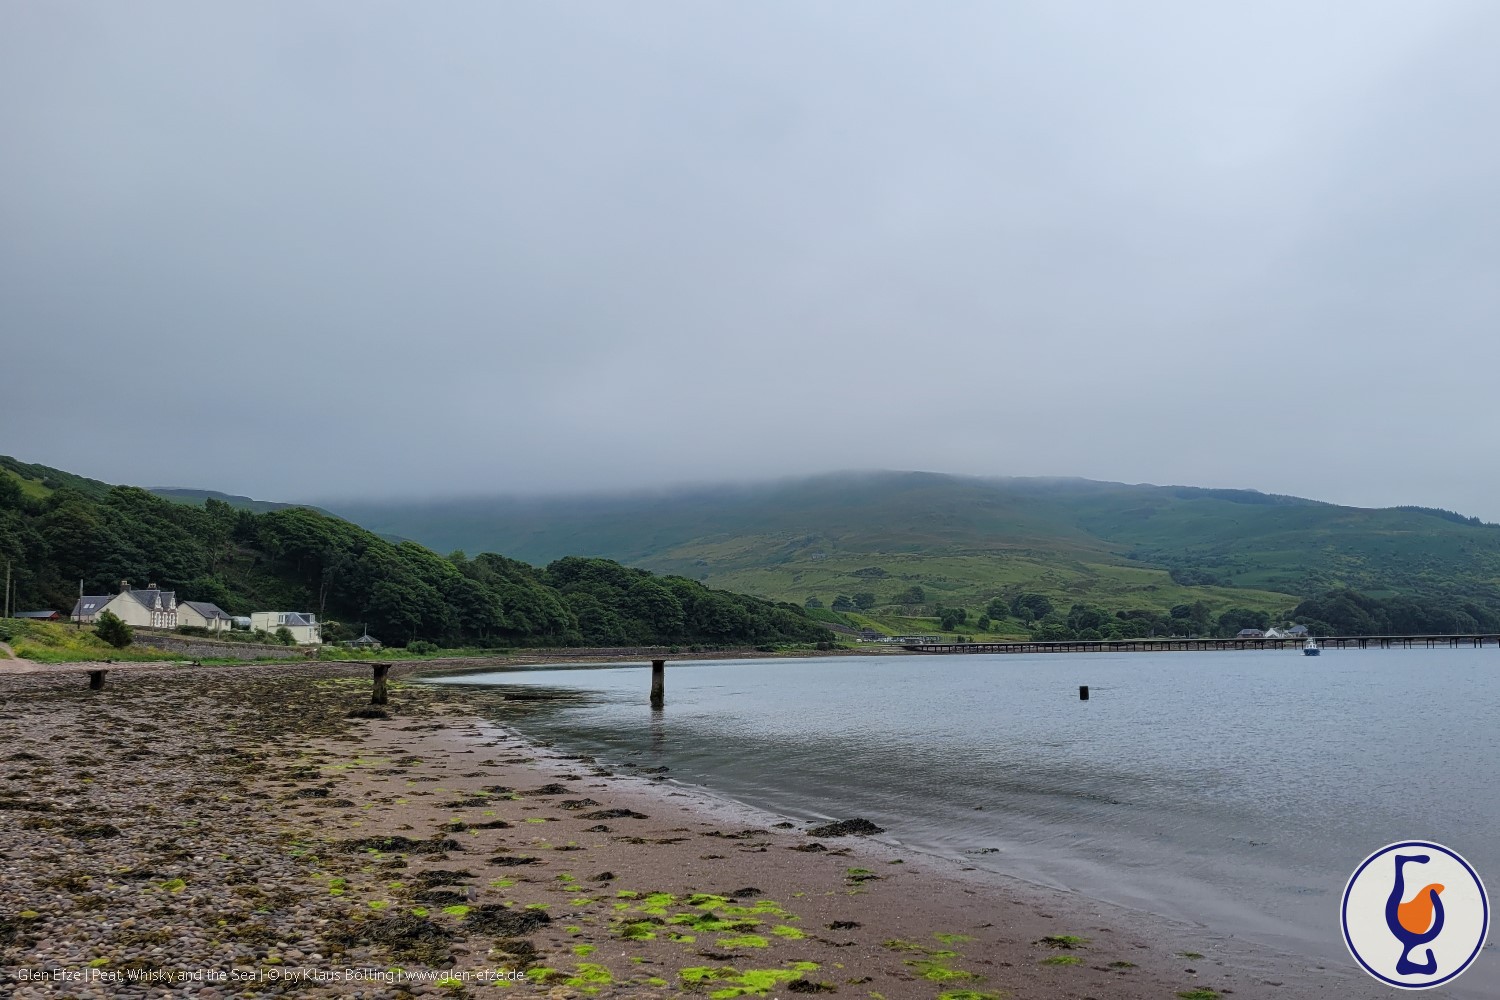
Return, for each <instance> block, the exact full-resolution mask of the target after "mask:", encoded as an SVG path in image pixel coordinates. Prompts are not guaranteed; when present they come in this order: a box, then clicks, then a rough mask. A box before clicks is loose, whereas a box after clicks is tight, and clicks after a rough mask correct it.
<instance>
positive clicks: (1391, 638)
mask: <svg viewBox="0 0 1500 1000" xmlns="http://www.w3.org/2000/svg"><path fill="white" fill-rule="evenodd" d="M1306 642H1307V639H1306V638H1305V637H1304V638H1300V639H1299V638H1284V639H1264V638H1262V639H1250V638H1246V639H1238V638H1236V639H1184V638H1151V639H1057V640H1051V641H1047V642H1041V641H1032V640H1023V641H1017V642H922V643H911V644H908V645H905V646H903V647H902V648H903V649H909V650H911V651H912V652H913V653H1109V652H1116V653H1149V652H1168V651H1178V650H1217V649H1301V648H1302V646H1303V645H1304V644H1305V643H1306ZM1317 642H1318V645H1319V646H1321V647H1322V648H1323V649H1417V648H1422V647H1425V648H1427V649H1440V648H1450V649H1460V648H1474V649H1479V648H1480V647H1483V646H1487V645H1489V646H1495V647H1497V648H1500V635H1497V634H1494V633H1488V634H1484V635H1330V636H1321V635H1320V636H1318V637H1317Z"/></svg>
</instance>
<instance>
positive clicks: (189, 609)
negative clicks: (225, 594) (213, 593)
mask: <svg viewBox="0 0 1500 1000" xmlns="http://www.w3.org/2000/svg"><path fill="white" fill-rule="evenodd" d="M184 625H189V626H194V627H196V628H206V629H208V630H209V631H210V632H228V631H229V625H230V618H229V615H228V614H227V613H225V611H224V609H223V608H221V607H219V606H218V605H217V604H210V603H208V602H207V601H183V602H182V603H181V604H179V605H177V627H178V628H182V627H183V626H184Z"/></svg>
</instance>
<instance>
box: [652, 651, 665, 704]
mask: <svg viewBox="0 0 1500 1000" xmlns="http://www.w3.org/2000/svg"><path fill="white" fill-rule="evenodd" d="M666 703H667V661H666V660H652V661H651V707H652V708H661V707H662V706H663V705H665V704H666Z"/></svg>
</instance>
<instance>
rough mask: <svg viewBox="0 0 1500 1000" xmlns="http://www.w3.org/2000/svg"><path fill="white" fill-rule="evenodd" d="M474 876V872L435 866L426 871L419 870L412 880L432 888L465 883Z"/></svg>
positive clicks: (424, 886)
mask: <svg viewBox="0 0 1500 1000" xmlns="http://www.w3.org/2000/svg"><path fill="white" fill-rule="evenodd" d="M473 878H474V873H473V872H467V871H448V870H445V869H442V868H433V869H431V870H429V871H425V872H417V874H415V875H413V876H412V881H414V882H416V883H417V884H419V885H421V886H422V887H423V888H427V889H431V888H432V887H434V886H439V885H463V884H464V883H465V882H469V881H471V880H472V879H473Z"/></svg>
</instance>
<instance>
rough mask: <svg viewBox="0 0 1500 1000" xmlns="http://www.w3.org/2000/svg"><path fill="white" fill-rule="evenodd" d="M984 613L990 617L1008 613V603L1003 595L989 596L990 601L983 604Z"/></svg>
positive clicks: (1001, 616)
mask: <svg viewBox="0 0 1500 1000" xmlns="http://www.w3.org/2000/svg"><path fill="white" fill-rule="evenodd" d="M984 613H985V614H987V615H989V616H990V617H991V618H1004V617H1005V616H1006V615H1008V614H1010V605H1009V604H1008V603H1006V600H1005V598H1003V597H995V598H991V599H990V603H989V604H987V605H985V608H984Z"/></svg>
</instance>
